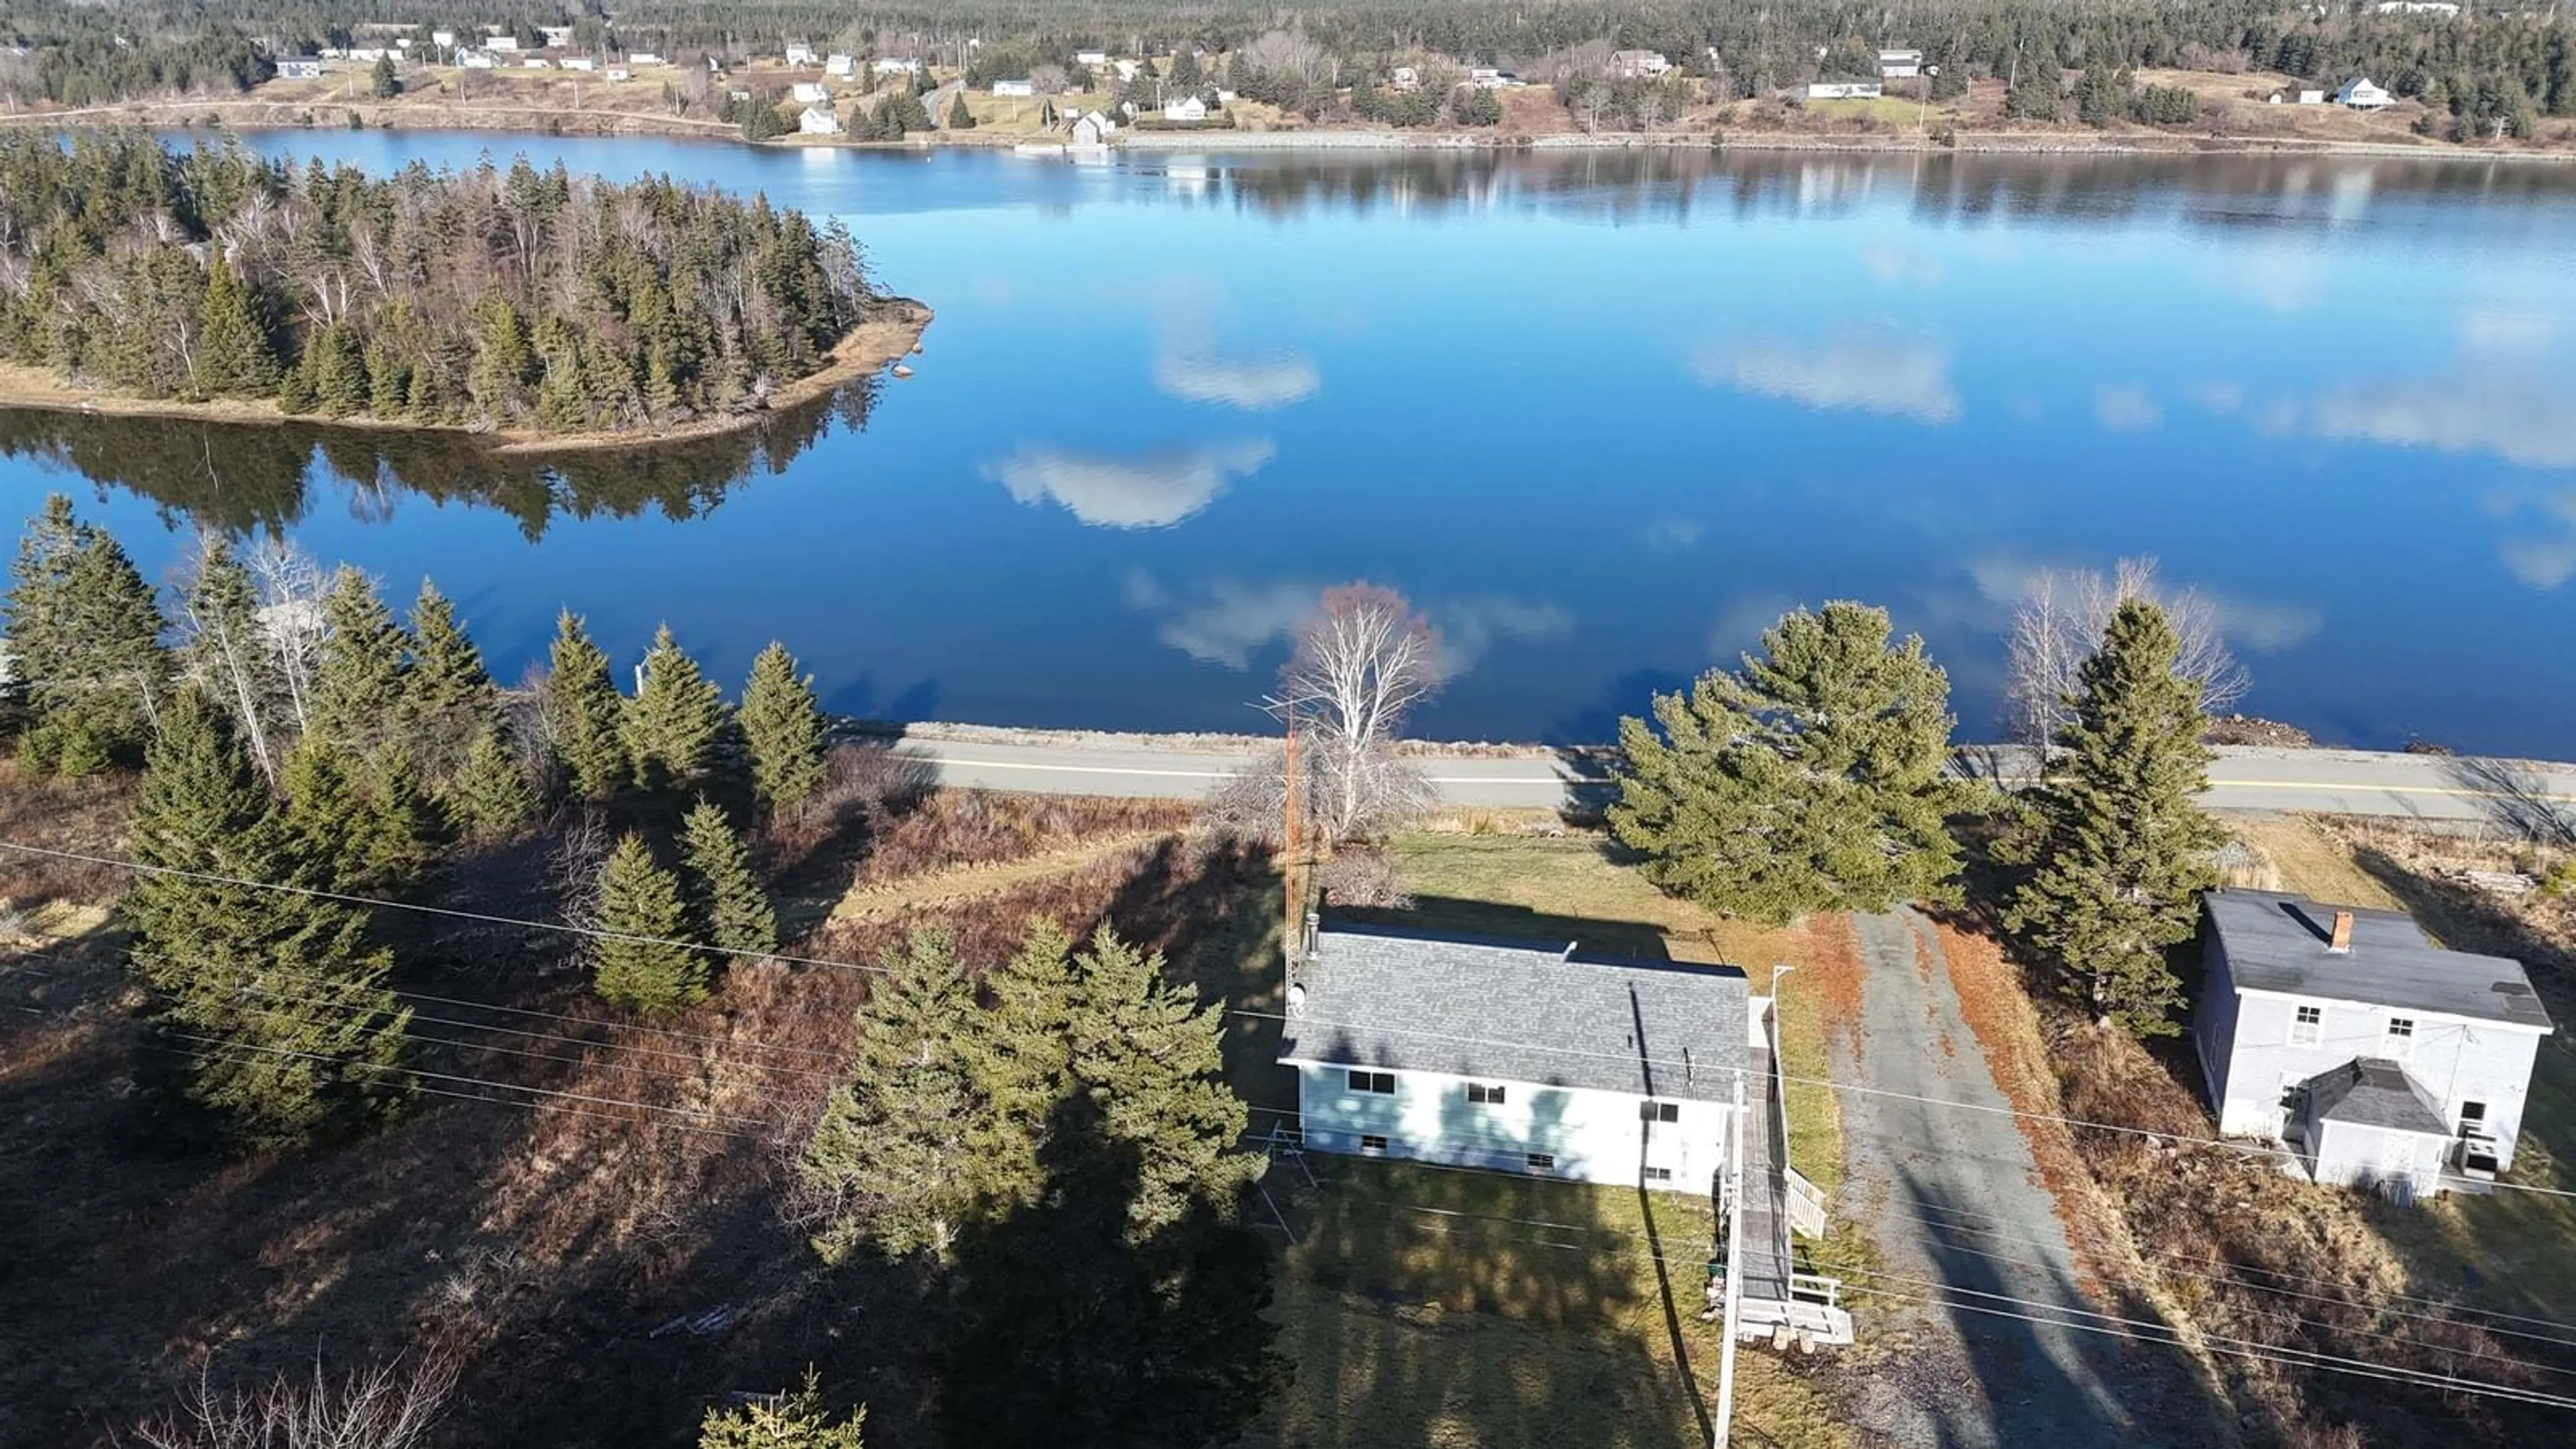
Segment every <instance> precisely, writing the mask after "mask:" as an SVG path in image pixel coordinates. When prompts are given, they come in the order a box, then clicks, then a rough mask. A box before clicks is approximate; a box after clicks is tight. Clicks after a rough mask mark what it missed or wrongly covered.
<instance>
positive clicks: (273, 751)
mask: <svg viewBox="0 0 2576 1449" xmlns="http://www.w3.org/2000/svg"><path fill="white" fill-rule="evenodd" d="M177 594H178V609H177V613H178V620H177V622H178V636H179V637H178V644H179V657H180V659H181V661H182V662H183V665H184V667H185V669H186V670H187V672H188V674H189V676H190V677H191V678H192V679H194V680H195V681H196V683H197V685H198V687H199V688H201V689H203V690H205V691H206V695H207V697H208V698H210V699H214V700H218V701H221V702H222V704H223V707H224V708H225V709H226V710H227V711H229V712H230V713H231V715H232V716H233V719H234V722H235V723H237V724H238V725H239V726H240V727H241V739H242V744H243V745H244V746H245V747H246V748H247V749H248V750H249V752H250V758H251V763H252V764H254V765H256V766H258V767H259V772H260V774H261V775H263V776H265V777H266V778H267V780H268V782H269V783H270V784H272V785H274V784H276V783H277V760H278V755H279V753H280V751H281V749H282V742H281V741H280V739H279V738H278V736H279V733H280V731H279V724H280V713H281V712H280V711H279V709H278V707H277V702H278V695H279V693H280V682H279V680H278V677H277V670H276V667H275V656H274V654H273V653H272V652H271V651H270V648H269V644H268V641H267V640H266V639H264V638H262V637H260V636H261V635H262V634H263V633H264V632H265V630H264V629H263V627H262V625H261V622H260V617H259V599H258V593H257V588H256V585H255V584H254V582H253V575H252V574H251V573H250V572H249V570H248V569H247V568H246V567H245V566H244V565H243V564H242V562H241V561H240V559H239V558H238V556H237V555H235V554H234V553H233V551H232V547H231V544H230V542H229V541H228V540H227V539H226V538H225V537H224V536H223V535H222V534H220V533H215V532H212V531H209V530H206V529H199V530H198V532H197V541H196V548H195V549H194V550H193V551H192V553H191V554H190V556H189V557H188V558H187V559H186V560H184V561H183V562H182V563H181V565H180V569H179V580H178V589H177Z"/></svg>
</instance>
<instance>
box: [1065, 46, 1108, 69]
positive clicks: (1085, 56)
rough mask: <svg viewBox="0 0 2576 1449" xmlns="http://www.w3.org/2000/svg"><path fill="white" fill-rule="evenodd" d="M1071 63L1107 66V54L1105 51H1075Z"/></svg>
mask: <svg viewBox="0 0 2576 1449" xmlns="http://www.w3.org/2000/svg"><path fill="white" fill-rule="evenodd" d="M1073 63H1074V64H1075V65H1107V64H1108V63H1109V52H1108V51H1105V50H1077V51H1075V52H1074V53H1073Z"/></svg>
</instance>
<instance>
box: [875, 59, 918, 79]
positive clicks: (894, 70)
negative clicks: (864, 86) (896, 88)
mask: <svg viewBox="0 0 2576 1449" xmlns="http://www.w3.org/2000/svg"><path fill="white" fill-rule="evenodd" d="M868 69H869V71H870V72H871V73H872V74H875V75H919V74H921V62H920V61H917V60H908V59H904V58H901V57H898V56H891V55H881V56H878V57H877V59H876V62H875V64H873V65H871V66H869V67H868Z"/></svg>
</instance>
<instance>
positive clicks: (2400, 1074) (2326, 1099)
mask: <svg viewBox="0 0 2576 1449" xmlns="http://www.w3.org/2000/svg"><path fill="white" fill-rule="evenodd" d="M2308 1107H2309V1110H2310V1111H2311V1112H2313V1113H2314V1114H2315V1115H2316V1118H2317V1120H2318V1121H2320V1122H2350V1123H2353V1124H2355V1125H2356V1126H2362V1127H2387V1128H2393V1129H2395V1130H2397V1131H2400V1132H2424V1133H2429V1134H2431V1135H2433V1136H2435V1137H2448V1136H2450V1135H2451V1124H2450V1123H2448V1122H2445V1121H2443V1120H2442V1111H2441V1108H2439V1107H2437V1106H2435V1105H2434V1103H2433V1094H2432V1093H2430V1092H2427V1091H2425V1090H2424V1089H2423V1088H2422V1087H2421V1086H2419V1085H2417V1084H2416V1081H2415V1079H2414V1078H2413V1077H2410V1076H2408V1075H2407V1074H2406V1069H2405V1068H2404V1067H2401V1066H2399V1065H2398V1064H2397V1063H2395V1062H2392V1061H2388V1060H2386V1059H2385V1058H2381V1057H2356V1058H2354V1059H2353V1060H2351V1061H2348V1062H2346V1063H2344V1064H2343V1065H2342V1066H2339V1067H2337V1068H2335V1069H2334V1070H2333V1071H2330V1072H2326V1073H2323V1074H2321V1075H2319V1076H2316V1077H2313V1078H2311V1079H2310V1080H2309V1082H2308Z"/></svg>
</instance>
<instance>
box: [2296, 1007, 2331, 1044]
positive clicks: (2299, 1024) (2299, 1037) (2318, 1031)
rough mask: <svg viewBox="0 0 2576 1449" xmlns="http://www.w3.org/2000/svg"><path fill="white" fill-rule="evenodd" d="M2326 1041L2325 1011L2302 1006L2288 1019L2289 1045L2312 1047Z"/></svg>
mask: <svg viewBox="0 0 2576 1449" xmlns="http://www.w3.org/2000/svg"><path fill="white" fill-rule="evenodd" d="M2325 1039H2326V1009H2325V1008H2324V1007H2322V1006H2302V1007H2300V1008H2299V1009H2298V1013H2297V1014H2296V1015H2294V1016H2292V1017H2291V1018H2290V1045H2292V1046H2306V1047H2312V1046H2316V1045H2318V1044H2320V1043H2322V1042H2323V1041H2324V1040H2325Z"/></svg>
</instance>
